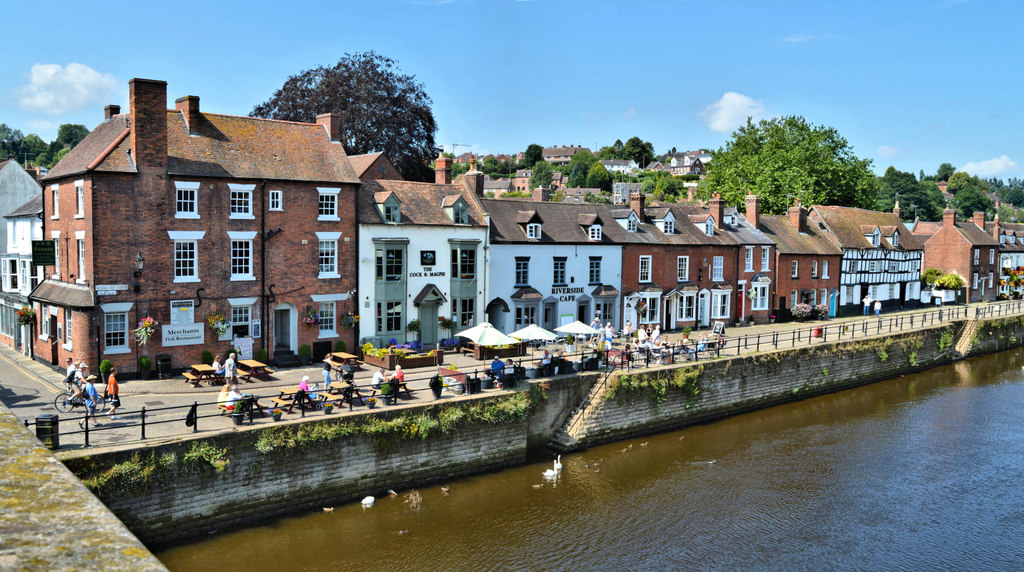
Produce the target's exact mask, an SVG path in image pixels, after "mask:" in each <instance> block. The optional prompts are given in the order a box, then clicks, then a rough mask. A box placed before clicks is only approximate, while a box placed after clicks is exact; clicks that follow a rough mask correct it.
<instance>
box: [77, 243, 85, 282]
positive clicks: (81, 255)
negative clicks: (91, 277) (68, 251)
mask: <svg viewBox="0 0 1024 572" xmlns="http://www.w3.org/2000/svg"><path fill="white" fill-rule="evenodd" d="M75 248H76V249H77V251H78V278H76V279H75V282H76V283H77V284H84V283H85V231H84V230H76V231H75Z"/></svg>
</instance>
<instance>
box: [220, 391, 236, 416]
mask: <svg viewBox="0 0 1024 572" xmlns="http://www.w3.org/2000/svg"><path fill="white" fill-rule="evenodd" d="M229 391H231V388H230V387H229V386H228V385H226V384H225V385H223V386H222V387H221V388H220V394H219V395H218V396H217V405H218V406H223V407H224V409H225V410H227V411H231V410H232V409H234V408H235V406H234V404H232V405H228V392H229Z"/></svg>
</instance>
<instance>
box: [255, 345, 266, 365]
mask: <svg viewBox="0 0 1024 572" xmlns="http://www.w3.org/2000/svg"><path fill="white" fill-rule="evenodd" d="M256 361H261V362H264V363H266V361H267V350H266V348H260V349H258V350H256Z"/></svg>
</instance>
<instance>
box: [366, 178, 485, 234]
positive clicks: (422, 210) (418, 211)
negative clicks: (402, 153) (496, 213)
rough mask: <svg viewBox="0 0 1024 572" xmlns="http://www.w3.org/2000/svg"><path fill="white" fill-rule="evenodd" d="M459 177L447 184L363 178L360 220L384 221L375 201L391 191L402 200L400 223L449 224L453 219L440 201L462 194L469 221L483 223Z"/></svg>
mask: <svg viewBox="0 0 1024 572" xmlns="http://www.w3.org/2000/svg"><path fill="white" fill-rule="evenodd" d="M461 181H462V180H461V179H460V180H459V181H456V182H454V183H452V184H449V185H438V184H434V183H418V182H414V181H396V180H390V179H381V180H372V181H369V180H368V181H363V184H362V186H361V187H359V193H358V195H357V196H358V198H357V199H356V200H357V202H358V205H359V207H358V217H359V223H360V224H384V219H383V218H381V215H380V212H379V211H378V210H377V207H376V206H375V204H376V203H379V202H383V201H382V200H377V199H378V197H383V198H384V199H386V198H387V197H389V196H391V195H392V194H394V195H395V197H396V198H397V199H398V200H399V201H400V202H401V203H402V206H401V208H400V211H401V214H402V223H403V224H424V225H438V226H452V225H453V224H454V223H452V219H450V218H448V215H447V213H445V212H444V208H443V207H442V204H446V203H445V201H446V200H449V199H447V198H446V197H454V198H458V197H460V196H461V197H462V198H463V199H465V201H466V205H467V206H468V207H469V210H468V212H469V224H470V225H471V226H484V225H485V221H486V218H485V213H484V211H483V209H482V208H481V206H480V202H479V201H478V200H477V198H476V196H475V195H474V194H473V192H472V191H470V190H469V188H468V187H466V186H464V185H463V184H462V182H461ZM452 202H454V201H452Z"/></svg>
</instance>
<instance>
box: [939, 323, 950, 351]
mask: <svg viewBox="0 0 1024 572" xmlns="http://www.w3.org/2000/svg"><path fill="white" fill-rule="evenodd" d="M938 344H939V351H940V352H944V351H946V350H948V349H949V348H951V347H952V346H953V330H952V329H951V328H946V329H945V330H943V332H942V335H941V336H939V341H938Z"/></svg>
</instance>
